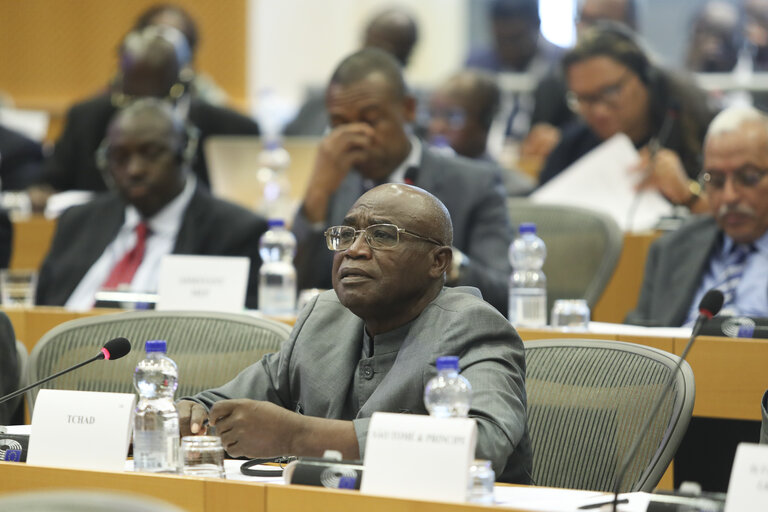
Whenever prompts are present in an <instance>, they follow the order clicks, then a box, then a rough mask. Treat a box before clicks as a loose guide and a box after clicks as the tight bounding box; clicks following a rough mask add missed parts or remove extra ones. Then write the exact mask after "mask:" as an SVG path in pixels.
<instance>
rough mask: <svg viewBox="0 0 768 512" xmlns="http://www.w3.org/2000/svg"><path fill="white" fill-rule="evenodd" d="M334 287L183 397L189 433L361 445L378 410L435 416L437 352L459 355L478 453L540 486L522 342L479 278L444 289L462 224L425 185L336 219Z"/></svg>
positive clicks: (383, 188) (236, 445)
mask: <svg viewBox="0 0 768 512" xmlns="http://www.w3.org/2000/svg"><path fill="white" fill-rule="evenodd" d="M324 235H325V240H326V244H327V247H328V248H329V249H330V250H331V251H332V252H333V279H332V280H333V290H330V291H328V292H325V293H323V294H321V295H319V296H318V297H316V298H315V299H313V300H312V301H310V302H309V304H308V305H307V306H306V307H305V308H304V309H303V310H302V312H301V314H300V315H299V318H298V320H297V322H296V325H295V327H294V330H293V332H292V333H291V336H290V338H289V339H288V341H286V342H285V343H284V344H283V346H282V348H281V350H280V352H278V353H275V354H271V355H268V356H266V357H264V358H263V359H262V360H261V361H259V362H258V363H256V364H254V365H252V366H250V367H249V368H247V369H246V370H244V371H243V372H242V373H241V374H240V375H238V376H237V377H236V378H235V379H234V380H232V381H231V382H229V383H228V384H225V385H224V386H222V387H220V388H218V389H214V390H209V391H204V392H202V393H200V394H198V395H196V396H195V397H191V398H189V399H186V400H182V401H181V402H179V411H180V418H181V423H180V424H181V430H182V435H188V434H201V433H204V432H205V427H204V425H205V421H206V420H207V421H208V422H209V424H210V425H213V426H215V427H216V433H217V434H219V435H221V439H222V442H223V443H224V445H225V447H226V449H227V451H228V452H229V454H230V455H232V456H241V455H245V456H248V457H271V456H279V455H297V456H320V455H322V454H323V452H324V450H326V449H335V450H339V451H340V452H341V453H342V454H343V456H344V458H347V459H357V458H360V457H362V456H363V454H364V450H365V444H366V435H367V432H368V425H369V422H370V417H371V415H372V414H373V413H374V412H379V411H381V412H397V413H411V414H427V410H426V408H425V406H424V401H423V393H424V385H425V383H426V382H427V381H428V380H429V379H430V378H431V377H432V376H433V375H434V374H435V373H436V369H435V360H436V359H437V357H439V356H442V355H458V356H459V358H460V359H459V364H460V367H461V370H462V375H464V376H465V377H466V378H467V379H469V381H470V383H471V385H472V391H473V395H472V406H471V409H470V412H469V416H470V417H472V418H474V419H475V420H476V421H477V426H478V441H477V457H479V458H484V459H490V460H491V461H492V463H493V466H494V469H495V471H496V475H497V476H498V480H500V481H504V482H516V483H530V481H531V480H530V471H531V463H532V462H531V446H530V440H529V437H528V427H527V421H526V393H525V353H524V350H523V345H522V341H521V340H520V337H519V336H518V335H517V333H516V332H515V330H514V328H513V327H512V326H511V325H510V323H509V322H508V321H506V319H505V318H504V317H503V316H502V315H501V314H500V313H499V312H498V311H496V310H495V309H494V308H493V307H492V306H491V305H489V304H488V303H486V302H485V301H483V300H482V299H481V298H480V294H479V292H478V291H477V289H475V288H467V287H458V288H446V287H444V283H445V278H446V272H447V271H448V269H449V268H450V265H451V258H452V251H451V242H452V239H453V228H452V226H451V219H450V215H449V214H448V211H447V209H446V208H445V206H444V205H443V204H442V203H441V202H440V200H438V199H437V198H436V197H434V196H433V195H431V194H429V193H428V192H425V191H424V190H422V189H419V188H416V187H412V186H409V185H404V184H386V185H380V186H378V187H376V188H374V189H372V190H370V191H369V192H367V193H365V194H363V195H362V196H361V197H360V198H359V199H358V200H357V201H356V202H355V203H354V205H353V206H352V208H351V209H350V210H349V212H348V213H347V215H346V216H345V218H344V221H343V225H340V226H333V227H330V228H328V229H327V230H326V231H325V233H324Z"/></svg>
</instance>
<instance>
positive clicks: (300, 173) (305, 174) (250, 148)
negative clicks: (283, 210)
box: [204, 135, 320, 211]
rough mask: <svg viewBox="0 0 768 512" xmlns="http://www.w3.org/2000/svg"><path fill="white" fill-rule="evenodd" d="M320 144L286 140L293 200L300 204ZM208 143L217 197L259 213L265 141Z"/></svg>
mask: <svg viewBox="0 0 768 512" xmlns="http://www.w3.org/2000/svg"><path fill="white" fill-rule="evenodd" d="M319 142H320V139H318V138H314V137H285V138H283V147H284V148H285V149H286V151H288V154H289V155H290V156H291V164H290V166H289V167H288V171H287V175H288V179H289V181H290V183H291V198H292V199H293V200H294V201H296V202H297V203H298V202H299V201H301V199H302V198H303V197H304V191H305V190H306V188H307V182H308V181H309V176H310V173H311V172H312V166H313V165H314V162H315V154H316V153H317V146H318V144H319ZM204 144H205V159H206V164H207V165H208V177H209V179H210V182H211V191H212V192H213V194H214V195H215V196H216V197H220V198H222V199H226V200H227V201H232V202H233V203H236V204H239V205H241V206H243V207H244V208H248V209H249V210H254V211H256V210H258V207H259V201H260V199H261V197H262V187H263V183H261V182H260V181H259V178H258V176H257V171H258V168H259V166H258V161H259V158H258V157H259V152H260V151H261V149H262V146H263V141H262V140H261V138H259V137H252V136H241V135H217V136H213V137H208V138H207V139H206V140H205V143H204Z"/></svg>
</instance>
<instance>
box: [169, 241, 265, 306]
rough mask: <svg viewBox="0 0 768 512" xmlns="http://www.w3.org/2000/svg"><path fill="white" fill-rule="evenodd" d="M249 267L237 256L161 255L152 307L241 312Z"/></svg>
mask: <svg viewBox="0 0 768 512" xmlns="http://www.w3.org/2000/svg"><path fill="white" fill-rule="evenodd" d="M249 270H250V261H249V260H248V258H246V257H240V256H190V255H180V254H169V255H167V256H164V257H163V261H162V263H161V264H160V282H159V283H158V287H157V306H156V309H159V310H166V311H167V310H172V309H176V310H178V309H186V310H194V311H229V312H241V311H243V309H245V294H246V291H247V288H248V272H249Z"/></svg>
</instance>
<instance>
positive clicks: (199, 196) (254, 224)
mask: <svg viewBox="0 0 768 512" xmlns="http://www.w3.org/2000/svg"><path fill="white" fill-rule="evenodd" d="M194 151H195V148H194V147H191V146H190V145H189V144H188V140H187V130H186V126H185V125H184V123H183V122H182V121H181V120H180V119H179V117H178V116H177V115H176V114H175V113H174V111H173V110H172V108H171V107H170V106H169V105H167V104H166V103H164V102H163V101H161V100H156V99H143V100H139V101H137V102H136V103H134V104H133V105H132V106H130V107H128V108H126V109H125V110H122V111H120V112H119V113H118V114H117V115H116V117H115V118H114V119H113V120H112V122H111V124H110V126H109V129H108V131H107V137H106V139H105V140H104V142H103V143H102V146H101V147H100V148H99V157H98V160H99V161H100V163H101V165H102V167H103V171H104V177H105V179H106V180H107V181H108V182H110V183H111V184H112V185H113V187H112V188H113V189H114V190H113V191H111V192H108V193H106V194H103V195H101V196H98V197H97V198H96V199H94V200H93V201H91V202H90V203H88V204H85V205H82V206H77V207H74V208H72V209H70V210H68V211H66V212H65V213H64V214H63V215H62V216H61V218H60V219H59V221H58V226H57V229H56V234H55V236H54V240H53V243H52V245H51V249H50V252H49V253H48V256H47V257H46V259H45V261H44V263H43V266H42V268H41V270H40V276H39V279H38V290H37V302H38V304H45V305H63V306H67V307H69V308H73V309H88V308H90V307H92V306H93V304H94V296H95V293H96V292H98V291H99V290H102V289H120V290H129V291H134V292H148V293H152V292H155V291H156V289H157V283H158V279H159V270H160V261H161V260H162V257H163V256H165V255H166V254H197V255H211V256H246V257H249V258H250V260H251V270H250V279H249V283H248V294H247V300H246V304H247V305H248V306H249V307H256V303H257V284H258V268H259V265H260V264H261V260H260V259H259V254H258V243H259V237H260V236H261V234H262V233H263V232H264V231H266V229H267V225H266V222H265V220H264V219H262V218H261V217H259V216H257V215H255V214H253V213H251V212H249V211H247V210H245V209H243V208H240V207H238V206H235V205H233V204H230V203H227V202H225V201H222V200H219V199H215V198H213V197H212V196H211V195H210V193H209V192H208V191H207V190H206V189H205V188H204V187H202V186H198V183H197V179H196V178H195V174H194V173H193V172H192V171H191V170H190V167H189V161H190V158H191V156H192V155H193V154H194Z"/></svg>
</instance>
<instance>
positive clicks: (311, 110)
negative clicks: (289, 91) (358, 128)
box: [283, 6, 419, 136]
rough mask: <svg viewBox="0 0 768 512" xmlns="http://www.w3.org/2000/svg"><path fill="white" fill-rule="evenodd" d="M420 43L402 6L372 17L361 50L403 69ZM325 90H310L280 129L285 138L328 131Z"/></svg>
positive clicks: (417, 29)
mask: <svg viewBox="0 0 768 512" xmlns="http://www.w3.org/2000/svg"><path fill="white" fill-rule="evenodd" d="M418 40H419V26H418V24H417V23H416V18H415V17H414V16H413V14H412V13H411V12H410V11H409V10H408V9H405V8H404V7H400V6H393V7H387V8H385V9H384V10H383V11H380V12H379V13H377V14H375V15H374V16H373V17H372V18H371V19H370V20H369V21H368V23H367V24H366V26H365V29H364V30H363V41H362V47H363V48H379V49H381V50H384V51H385V52H387V53H389V54H391V55H392V56H393V57H395V59H397V61H398V62H399V63H400V65H401V66H402V67H403V69H405V68H406V67H407V66H408V61H409V60H410V58H411V54H412V53H413V49H414V47H415V46H416V43H417V42H418ZM328 126H329V120H328V111H327V110H326V109H325V87H317V88H311V89H310V90H309V91H308V92H307V98H306V99H305V100H304V104H303V105H302V106H301V108H299V112H298V114H296V117H295V118H294V119H293V121H291V122H290V123H288V125H286V127H285V129H284V130H283V134H284V135H288V136H320V135H323V133H325V131H326V130H327V129H328Z"/></svg>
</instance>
